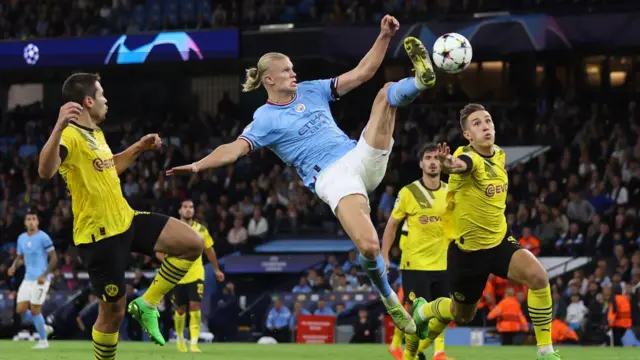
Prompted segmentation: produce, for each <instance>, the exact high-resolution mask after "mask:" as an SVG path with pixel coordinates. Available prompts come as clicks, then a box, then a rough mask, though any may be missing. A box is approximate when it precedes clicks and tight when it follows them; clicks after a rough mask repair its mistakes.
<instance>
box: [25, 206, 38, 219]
mask: <svg viewBox="0 0 640 360" xmlns="http://www.w3.org/2000/svg"><path fill="white" fill-rule="evenodd" d="M28 215H35V216H38V212H37V211H36V210H35V209H32V208H28V209H27V212H26V213H25V214H24V217H25V218H26V217H27V216H28Z"/></svg>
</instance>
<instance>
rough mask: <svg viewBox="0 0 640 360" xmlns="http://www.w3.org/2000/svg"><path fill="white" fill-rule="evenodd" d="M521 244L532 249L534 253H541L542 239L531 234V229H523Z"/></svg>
mask: <svg viewBox="0 0 640 360" xmlns="http://www.w3.org/2000/svg"><path fill="white" fill-rule="evenodd" d="M519 242H520V245H522V247H524V248H525V249H527V250H529V251H531V252H532V253H533V255H535V256H539V255H540V240H538V239H537V238H536V237H535V236H533V235H531V229H530V228H528V227H525V228H523V229H522V237H521V238H520V241H519Z"/></svg>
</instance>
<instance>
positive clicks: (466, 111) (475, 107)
mask: <svg viewBox="0 0 640 360" xmlns="http://www.w3.org/2000/svg"><path fill="white" fill-rule="evenodd" d="M483 110H486V109H485V108H484V106H482V105H480V104H475V103H469V104H467V105H465V106H464V107H463V108H462V110H460V127H462V130H467V127H468V124H467V120H468V119H469V115H471V114H473V113H474V112H476V111H483Z"/></svg>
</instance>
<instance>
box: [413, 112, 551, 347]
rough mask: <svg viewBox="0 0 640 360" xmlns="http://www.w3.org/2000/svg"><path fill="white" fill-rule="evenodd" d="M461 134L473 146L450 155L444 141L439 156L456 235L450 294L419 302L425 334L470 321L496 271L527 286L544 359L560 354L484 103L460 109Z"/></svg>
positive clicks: (542, 274) (545, 290)
mask: <svg viewBox="0 0 640 360" xmlns="http://www.w3.org/2000/svg"><path fill="white" fill-rule="evenodd" d="M460 126H461V127H462V134H463V135H464V137H465V138H466V139H467V140H469V145H467V146H462V147H459V148H458V149H457V150H456V152H455V153H454V154H453V155H451V154H450V151H449V147H448V146H447V145H446V144H439V145H438V158H439V159H440V163H441V165H442V169H443V170H444V171H445V172H448V173H449V174H451V175H450V176H449V193H448V196H447V200H448V202H449V207H450V208H451V209H452V222H453V227H452V228H453V239H454V242H453V243H452V244H451V245H450V246H449V251H448V259H447V262H448V269H449V273H450V276H451V295H452V296H451V298H446V297H441V298H439V299H436V300H434V301H433V302H429V303H427V302H426V301H425V300H424V299H422V298H419V299H417V300H416V301H414V308H415V311H414V319H415V321H416V324H417V326H418V334H419V336H420V337H421V338H425V337H427V336H428V337H429V338H431V339H433V338H435V336H436V335H437V334H439V333H440V332H442V331H443V330H444V328H445V327H446V325H447V324H448V323H449V322H450V321H451V320H455V321H456V322H457V323H459V324H464V323H468V322H469V321H471V320H473V318H474V317H475V314H476V309H477V305H478V301H479V300H480V297H481V296H482V292H483V290H484V287H485V284H486V281H487V277H488V276H489V274H491V273H493V274H495V275H497V276H499V277H501V278H508V279H510V280H512V281H514V282H516V283H519V284H522V285H525V286H527V287H528V288H529V296H528V299H527V301H528V305H529V315H530V316H531V321H532V322H533V326H534V330H535V333H536V339H537V342H538V360H558V359H560V355H559V354H558V352H557V351H554V349H553V344H552V340H551V321H552V319H553V318H552V306H553V303H552V300H551V290H550V288H549V276H548V275H547V272H546V271H545V269H544V267H543V266H542V265H541V264H540V262H539V261H538V260H537V259H536V257H535V256H534V255H533V254H532V253H531V252H529V250H526V249H523V248H522V247H521V246H520V244H519V243H518V241H517V240H516V239H515V238H514V237H513V236H511V233H510V232H509V228H508V226H507V221H506V218H505V215H504V212H505V208H506V200H507V187H508V186H507V183H508V179H509V178H508V176H507V170H506V154H505V152H504V151H503V150H502V149H501V148H499V147H498V146H497V145H495V134H496V132H495V128H494V124H493V120H492V119H491V115H490V114H489V112H487V111H486V110H485V108H484V107H483V106H482V105H478V104H468V105H467V106H465V107H464V108H463V109H462V110H461V111H460Z"/></svg>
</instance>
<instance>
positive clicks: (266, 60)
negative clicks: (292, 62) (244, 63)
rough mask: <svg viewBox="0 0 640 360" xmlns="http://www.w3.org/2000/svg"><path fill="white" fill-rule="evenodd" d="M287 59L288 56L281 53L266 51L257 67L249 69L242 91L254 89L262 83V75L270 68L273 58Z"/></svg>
mask: <svg viewBox="0 0 640 360" xmlns="http://www.w3.org/2000/svg"><path fill="white" fill-rule="evenodd" d="M279 59H287V56H286V55H284V54H281V53H275V52H272V53H266V54H264V55H262V57H260V60H258V65H257V66H256V67H252V68H248V69H247V78H246V80H245V81H244V84H242V92H249V91H253V90H255V89H257V88H259V87H260V85H262V77H263V76H264V73H265V72H266V71H267V70H268V68H269V64H271V61H272V60H279Z"/></svg>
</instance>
